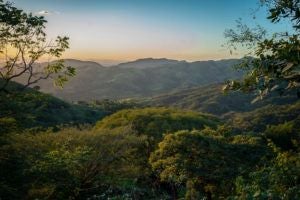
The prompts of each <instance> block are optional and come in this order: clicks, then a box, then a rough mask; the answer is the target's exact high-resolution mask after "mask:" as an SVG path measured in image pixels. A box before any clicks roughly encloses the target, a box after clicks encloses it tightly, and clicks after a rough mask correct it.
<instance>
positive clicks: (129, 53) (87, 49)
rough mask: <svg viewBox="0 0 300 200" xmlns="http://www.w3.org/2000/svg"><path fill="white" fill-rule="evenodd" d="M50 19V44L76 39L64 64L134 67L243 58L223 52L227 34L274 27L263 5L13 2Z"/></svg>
mask: <svg viewBox="0 0 300 200" xmlns="http://www.w3.org/2000/svg"><path fill="white" fill-rule="evenodd" d="M12 1H13V2H14V5H15V6H16V7H18V8H22V9H24V10H25V11H27V12H32V13H34V14H36V15H37V14H39V15H44V16H45V17H46V19H47V21H48V23H47V25H46V26H47V34H48V38H49V39H53V38H55V37H56V36H57V35H66V36H68V37H70V49H69V50H67V51H66V52H65V54H64V58H75V59H82V60H96V61H97V60H99V61H105V60H106V61H129V60H135V59H138V58H148V57H152V58H163V57H164V58H170V59H177V60H188V61H195V60H211V59H212V60H218V59H226V58H231V57H240V56H241V55H239V54H234V55H230V53H229V51H228V50H227V49H225V48H224V47H222V44H224V42H225V39H224V30H225V29H227V28H233V27H234V26H235V20H237V19H238V18H242V20H243V22H245V23H246V24H250V25H255V24H260V25H262V26H264V27H266V28H267V29H270V30H273V29H280V30H283V29H285V28H286V25H285V24H279V25H277V26H275V27H273V26H272V25H271V24H270V23H269V22H268V21H267V20H266V12H265V9H259V10H258V11H256V12H255V15H256V18H255V19H253V15H252V14H253V12H254V11H255V10H257V8H258V7H259V0H12Z"/></svg>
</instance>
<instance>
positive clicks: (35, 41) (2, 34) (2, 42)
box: [0, 0, 75, 92]
mask: <svg viewBox="0 0 300 200" xmlns="http://www.w3.org/2000/svg"><path fill="white" fill-rule="evenodd" d="M46 23H47V21H46V20H45V19H44V17H43V16H34V15H33V14H32V13H26V12H25V11H23V10H21V9H18V8H16V7H14V6H13V4H12V3H9V2H4V1H3V0H0V59H1V64H0V79H2V81H1V82H0V92H1V91H2V92H3V91H6V92H8V91H7V86H8V84H9V82H11V81H13V80H15V79H16V78H18V77H20V76H23V77H25V78H26V83H25V84H24V88H26V87H28V86H30V85H32V84H35V83H37V82H38V81H40V80H42V79H48V78H51V79H53V80H54V83H55V84H56V85H58V86H62V85H63V83H64V82H65V81H67V80H68V77H70V76H73V75H75V69H74V68H72V67H69V66H68V67H66V66H65V65H64V63H63V60H59V58H60V57H61V55H62V53H63V52H64V51H65V50H66V49H68V48H69V38H68V37H65V36H63V37H61V36H58V37H57V38H56V39H55V40H54V41H48V40H47V37H46V33H45V24H46ZM41 58H44V59H47V60H49V61H50V60H52V59H56V60H57V61H55V62H49V63H48V64H47V65H46V66H44V65H40V64H38V63H37V61H39V60H40V59H41Z"/></svg>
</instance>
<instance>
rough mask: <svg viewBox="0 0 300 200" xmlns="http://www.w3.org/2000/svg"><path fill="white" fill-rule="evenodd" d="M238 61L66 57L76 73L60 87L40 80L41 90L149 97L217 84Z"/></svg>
mask: <svg viewBox="0 0 300 200" xmlns="http://www.w3.org/2000/svg"><path fill="white" fill-rule="evenodd" d="M236 62H238V60H220V61H199V62H192V63H189V62H185V61H175V60H167V59H142V60H137V61H134V62H129V63H123V64H120V65H117V66H113V67H102V66H101V65H98V64H97V63H96V64H95V63H93V62H84V61H76V60H66V65H71V66H73V67H75V68H76V69H77V75H76V76H75V77H74V78H72V79H71V80H70V81H69V82H68V83H67V84H66V85H65V87H64V90H60V89H55V88H53V86H52V83H51V82H49V81H43V82H40V83H39V85H40V86H41V91H43V92H46V93H50V94H53V95H54V96H57V97H60V98H62V99H65V100H68V101H79V100H84V101H91V100H95V99H97V100H100V99H107V98H108V99H121V98H133V97H149V96H154V95H158V94H163V93H166V92H172V91H176V90H179V89H183V88H189V87H195V86H201V85H208V84H212V83H220V82H223V81H225V80H227V79H231V78H239V77H241V72H237V71H235V70H233V68H232V66H233V65H234V64H235V63H236Z"/></svg>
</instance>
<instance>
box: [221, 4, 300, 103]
mask: <svg viewBox="0 0 300 200" xmlns="http://www.w3.org/2000/svg"><path fill="white" fill-rule="evenodd" d="M261 3H262V6H266V7H267V8H268V19H269V20H270V21H271V23H274V24H275V23H278V22H279V21H285V22H288V23H289V24H290V25H291V28H290V31H289V32H277V33H274V34H273V35H272V36H271V37H268V36H267V34H266V31H265V30H264V29H263V28H262V27H260V26H258V27H255V28H250V27H248V26H247V25H244V24H242V23H241V21H240V20H239V21H238V23H237V29H235V30H234V29H228V30H225V38H227V39H228V41H227V44H226V45H227V46H228V47H229V48H230V51H232V50H236V49H237V48H238V47H241V46H243V47H247V48H248V49H249V50H251V51H250V52H249V53H250V54H247V55H246V56H247V57H245V58H244V59H243V61H242V62H241V63H240V64H239V65H238V66H237V67H238V68H239V69H242V70H245V71H246V75H245V77H244V79H243V80H242V81H228V82H227V84H226V86H225V87H224V90H225V91H228V90H242V91H245V92H257V93H258V98H257V99H255V100H258V99H259V98H263V97H265V96H267V95H268V94H270V92H272V91H277V92H279V93H280V95H282V94H284V93H286V92H288V91H290V90H296V91H297V95H298V97H300V38H299V37H300V2H299V1H298V0H261ZM249 55H252V56H249Z"/></svg>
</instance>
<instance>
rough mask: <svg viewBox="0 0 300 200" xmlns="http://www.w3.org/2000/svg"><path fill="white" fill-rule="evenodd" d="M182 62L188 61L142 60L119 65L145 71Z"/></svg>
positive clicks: (166, 59)
mask: <svg viewBox="0 0 300 200" xmlns="http://www.w3.org/2000/svg"><path fill="white" fill-rule="evenodd" d="M180 62H186V61H178V60H172V59H168V58H151V57H150V58H140V59H137V60H134V61H130V62H126V63H121V64H119V65H117V66H118V67H120V68H138V69H145V68H155V67H163V66H168V65H174V64H177V63H180Z"/></svg>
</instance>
